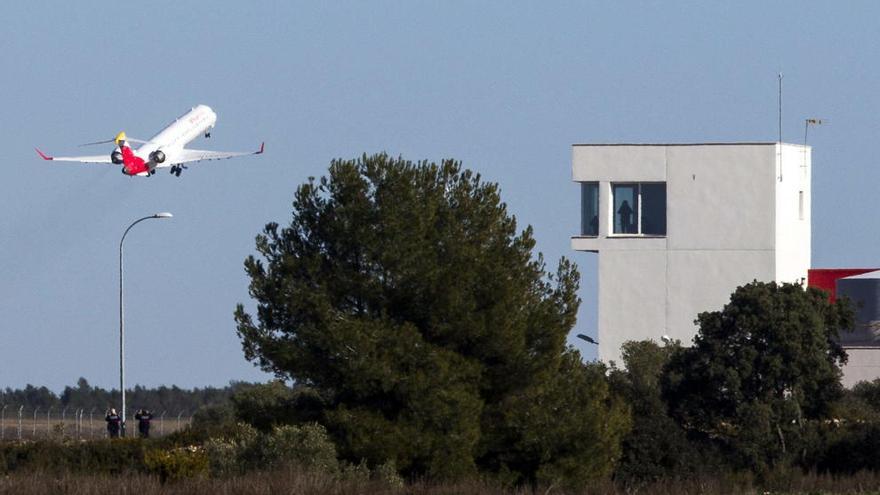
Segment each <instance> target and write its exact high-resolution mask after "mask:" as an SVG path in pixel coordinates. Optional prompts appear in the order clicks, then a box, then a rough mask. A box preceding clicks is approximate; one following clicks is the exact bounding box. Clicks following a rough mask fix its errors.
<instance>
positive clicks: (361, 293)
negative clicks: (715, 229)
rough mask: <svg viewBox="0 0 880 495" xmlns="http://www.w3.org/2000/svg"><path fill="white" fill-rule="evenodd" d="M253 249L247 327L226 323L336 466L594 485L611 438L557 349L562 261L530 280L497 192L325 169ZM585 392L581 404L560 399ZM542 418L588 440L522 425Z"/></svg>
mask: <svg viewBox="0 0 880 495" xmlns="http://www.w3.org/2000/svg"><path fill="white" fill-rule="evenodd" d="M256 244H257V251H258V252H259V256H258V257H255V256H251V257H249V258H248V259H247V260H246V262H245V268H246V271H247V273H248V275H249V276H250V278H251V284H250V293H251V295H252V297H253V298H254V299H255V300H256V302H257V308H256V318H255V319H254V318H252V316H251V315H250V314H248V313H247V312H246V311H245V310H244V308H243V307H242V306H241V305H239V307H238V309H237V311H236V321H237V323H238V333H239V335H240V337H241V339H242V343H243V348H244V351H245V355H246V357H247V358H248V359H250V360H254V361H255V362H256V363H257V364H259V366H261V367H262V368H263V369H265V370H267V371H270V372H273V373H275V374H276V375H277V376H278V377H279V378H283V379H292V380H293V381H295V382H296V383H297V384H299V385H303V386H308V387H310V388H312V389H313V390H314V391H315V392H316V393H317V394H318V395H319V396H320V397H321V401H320V404H321V408H322V411H321V422H322V423H323V424H325V425H326V426H327V427H328V429H329V430H330V431H331V433H332V434H333V435H334V436H335V438H336V441H337V442H338V444H339V447H340V451H341V453H342V454H344V455H346V456H347V457H349V458H350V459H353V460H359V459H367V460H368V461H369V462H370V463H373V464H376V465H377V464H381V463H384V462H385V461H387V460H393V461H394V462H395V463H396V465H397V466H398V467H400V468H402V469H403V470H404V472H405V473H409V474H423V475H428V476H435V477H452V476H459V475H465V474H470V473H472V472H474V470H475V469H477V467H481V468H485V469H490V470H494V471H496V472H507V473H512V477H513V478H517V477H520V479H536V478H538V477H539V476H540V473H542V472H550V471H552V469H550V467H549V465H550V464H552V463H553V462H554V461H555V460H556V459H563V458H570V459H572V461H570V462H572V463H577V462H583V463H585V465H586V466H587V468H588V470H587V473H588V475H589V476H594V475H596V474H601V473H603V472H607V470H608V469H609V465H608V464H607V462H606V461H608V460H610V459H613V456H614V448H613V446H612V444H613V443H614V442H613V441H611V440H608V438H611V437H613V435H614V434H615V432H616V431H617V430H616V428H618V427H619V426H618V424H621V425H622V424H624V423H625V421H618V420H616V419H615V417H613V415H609V414H608V412H609V411H608V410H609V408H612V406H611V405H609V404H610V403H609V401H610V397H609V395H608V392H607V384H605V385H604V387H605V390H604V392H603V390H601V388H602V386H597V385H593V384H592V381H594V380H595V381H599V382H604V378H603V377H602V376H593V375H591V372H590V371H589V369H588V367H586V366H585V365H583V364H581V363H580V360H579V359H576V356H575V355H574V353H573V352H574V351H572V350H569V349H566V347H565V338H566V335H567V334H568V332H569V331H570V330H571V328H572V326H573V325H574V322H575V315H576V312H577V307H578V304H579V301H578V299H577V296H576V289H577V287H578V274H577V271H576V269H575V267H574V265H573V264H571V263H570V262H569V261H567V260H565V259H563V260H562V261H560V263H559V266H558V269H557V270H556V273H555V274H553V275H548V274H547V273H546V272H545V266H544V262H543V260H542V258H541V257H540V255H539V256H538V257H537V259H533V257H532V249H533V247H534V245H535V241H534V239H533V238H532V229H531V228H526V229H525V230H524V231H522V232H519V233H518V232H517V228H516V221H515V219H514V218H513V217H511V216H510V215H509V214H508V212H507V208H506V206H505V204H504V203H502V202H501V198H500V195H499V190H498V186H497V185H496V184H492V183H486V182H483V181H482V180H481V178H480V176H479V175H477V174H474V173H472V172H471V171H468V170H463V169H462V167H461V165H460V164H459V163H457V162H454V161H443V162H442V163H440V164H434V163H427V162H421V163H412V162H408V161H405V160H402V159H393V158H389V157H388V156H386V155H375V156H369V157H367V156H364V157H363V158H362V159H360V160H354V161H334V162H333V163H332V164H331V166H330V170H329V177H323V178H321V179H320V180H318V181H315V180H310V181H309V182H308V183H306V184H303V185H301V186H300V187H299V188H298V190H297V191H296V194H295V199H294V202H293V218H292V220H291V221H290V223H289V225H287V226H286V227H282V226H279V225H278V224H276V223H270V224H268V225H266V228H265V229H264V231H263V233H262V234H261V235H259V236H258V237H257V243H256ZM587 382H590V385H589V387H594V388H595V387H598V389H597V390H596V392H597V393H596V396H595V397H586V396H585V394H584V393H582V392H581V391H579V390H574V387H576V386H580V385H583V384H586V383H587ZM589 387H588V389H589ZM557 396H558V397H557ZM562 397H567V398H568V399H569V401H568V402H566V401H565V400H562V399H561V398H562ZM542 401H544V402H550V403H553V404H554V407H556V408H557V409H556V410H558V413H559V414H560V417H564V418H570V419H571V420H572V421H577V422H581V421H583V422H585V424H579V425H559V424H558V423H556V422H549V421H548V423H547V424H544V423H542V422H541V421H540V420H539V419H538V418H535V417H532V416H529V412H530V411H531V412H533V413H537V410H536V408H535V407H536V406H535V404H540V403H542ZM613 407H616V408H617V409H614V411H615V413H620V414H622V413H621V412H620V411H619V409H620V408H619V407H618V406H613ZM600 411H602V412H600ZM588 412H589V413H594V414H600V415H601V419H600V420H593V419H592V418H588V417H585V416H584V415H585V414H587V413H588ZM541 414H545V411H541ZM597 421H601V422H602V425H605V426H606V427H607V428H608V429H609V431H610V432H606V431H599V430H600V428H598V427H596V428H594V423H596V422H597ZM615 421H616V422H615ZM533 428H544V431H536V430H534V429H533ZM567 428H573V429H572V433H578V434H583V435H584V436H583V437H580V438H577V439H568V443H567V446H566V447H565V448H566V452H565V453H563V452H559V455H558V456H557V455H554V451H553V449H554V447H553V446H552V445H549V444H547V443H546V441H545V440H544V438H552V437H553V435H557V434H561V432H563V431H567V430H566V429H567ZM606 433H607V435H606V436H605V437H601V438H599V437H598V436H591V435H603V434H606ZM542 437H543V438H542ZM606 440H607V442H608V444H607V445H605V444H603V445H602V447H601V448H598V447H596V444H594V443H593V442H605V441H606ZM597 448H598V449H599V450H601V455H599V453H597V452H596V449H597ZM593 456H596V457H595V458H593ZM560 462H562V461H560ZM564 462H569V461H564ZM593 463H598V464H599V465H601V468H597V469H595V470H593V471H590V470H589V469H591V466H592V464H593ZM542 470H543V471H542ZM603 470H604V471H603Z"/></svg>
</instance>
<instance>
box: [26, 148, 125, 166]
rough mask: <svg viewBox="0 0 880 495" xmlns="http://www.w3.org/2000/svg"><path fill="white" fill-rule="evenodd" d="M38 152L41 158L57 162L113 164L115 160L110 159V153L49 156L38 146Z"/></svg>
mask: <svg viewBox="0 0 880 495" xmlns="http://www.w3.org/2000/svg"><path fill="white" fill-rule="evenodd" d="M34 149H35V150H37V154H38V155H40V158H42V159H43V160H52V161H55V162H80V163H109V164H112V163H113V161H112V160H110V154H109V153H107V154H104V155H92V156H49V155H47V154H45V153H43V152H42V151H40V150H39V149H37V148H34Z"/></svg>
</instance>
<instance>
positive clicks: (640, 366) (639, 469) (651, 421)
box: [610, 340, 720, 485]
mask: <svg viewBox="0 0 880 495" xmlns="http://www.w3.org/2000/svg"><path fill="white" fill-rule="evenodd" d="M679 349H680V345H679V344H674V345H673V344H670V345H665V346H660V345H657V343H655V342H653V341H650V340H644V341H638V342H636V341H629V342H626V343H624V344H623V347H622V349H621V350H622V356H623V364H624V366H625V368H624V369H613V370H612V372H611V376H610V378H611V384H612V387H613V389H614V391H615V392H617V393H619V394H621V395H622V396H623V397H624V398H625V399H626V402H627V403H628V404H630V406H631V407H632V416H633V426H632V430H631V431H630V432H629V433H628V434H627V435H626V436H625V437H624V440H623V453H622V455H621V458H620V462H619V463H618V465H617V467H616V469H615V472H614V477H615V479H616V480H618V481H620V482H622V483H625V484H627V485H633V484H640V483H646V482H652V481H658V480H661V479H686V478H693V477H697V476H700V475H704V474H707V473H717V471H718V465H719V464H720V461H719V460H718V454H717V452H715V451H714V450H713V449H712V447H711V445H709V444H707V443H706V442H702V441H700V439H689V438H688V436H687V433H686V431H685V430H684V429H683V428H682V427H681V426H679V424H678V423H676V422H675V421H674V420H673V419H672V417H670V416H669V414H668V411H667V404H666V402H665V401H664V400H663V398H662V391H661V388H660V379H661V377H662V375H663V368H664V366H666V364H667V363H668V362H669V360H670V357H671V356H672V354H673V353H674V352H676V351H677V350H679Z"/></svg>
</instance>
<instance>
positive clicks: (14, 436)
mask: <svg viewBox="0 0 880 495" xmlns="http://www.w3.org/2000/svg"><path fill="white" fill-rule="evenodd" d="M135 413H136V412H134V411H133V412H132V413H131V416H130V417H129V418H127V419H126V422H125V423H126V428H125V429H126V434H127V435H128V436H135V435H137V432H138V430H137V420H136V419H135V418H134V415H135ZM105 414H106V408H104V407H97V406H96V407H90V408H82V407H79V408H74V407H63V408H56V407H49V408H46V409H41V408H40V407H35V408H27V407H25V406H17V405H9V404H6V405H0V441H8V440H35V439H45V438H55V439H65V438H66V439H79V440H86V439H90V438H102V437H107V436H108V433H107V423H106V422H105V421H104V415H105ZM191 422H192V416H189V415H187V411H160V412H154V414H153V420H152V421H151V425H150V426H151V427H150V436H163V435H167V434H169V433H172V432H174V431H177V430H179V429H181V428H184V427H185V426H187V425H189V424H190V423H191Z"/></svg>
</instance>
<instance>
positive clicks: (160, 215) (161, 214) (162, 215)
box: [153, 211, 174, 218]
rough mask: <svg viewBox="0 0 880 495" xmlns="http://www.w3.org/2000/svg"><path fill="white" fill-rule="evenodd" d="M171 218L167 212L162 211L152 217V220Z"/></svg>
mask: <svg viewBox="0 0 880 495" xmlns="http://www.w3.org/2000/svg"><path fill="white" fill-rule="evenodd" d="M173 216H174V215H172V214H171V213H168V212H167V211H163V212H160V213H156V214H155V215H153V218H171V217H173Z"/></svg>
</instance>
